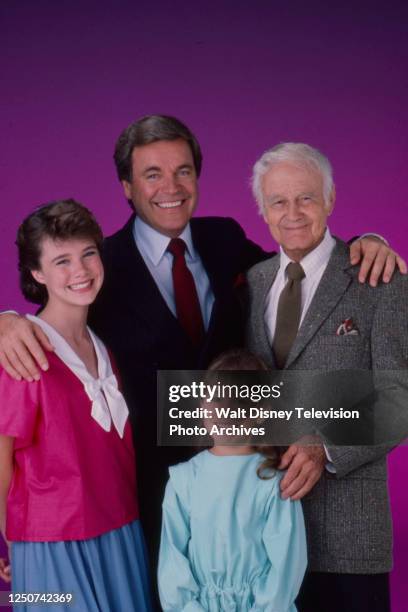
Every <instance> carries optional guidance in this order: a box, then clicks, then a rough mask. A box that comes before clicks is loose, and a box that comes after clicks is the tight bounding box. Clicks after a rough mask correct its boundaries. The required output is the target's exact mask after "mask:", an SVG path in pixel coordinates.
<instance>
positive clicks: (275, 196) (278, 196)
mask: <svg viewBox="0 0 408 612" xmlns="http://www.w3.org/2000/svg"><path fill="white" fill-rule="evenodd" d="M265 198H266V199H267V200H276V199H279V200H284V199H285V198H284V196H283V195H281V194H280V193H268V194H267V195H266V196H265Z"/></svg>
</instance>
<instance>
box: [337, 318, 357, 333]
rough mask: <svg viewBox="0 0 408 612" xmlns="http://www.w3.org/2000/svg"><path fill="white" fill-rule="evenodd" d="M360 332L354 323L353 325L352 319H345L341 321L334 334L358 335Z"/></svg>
mask: <svg viewBox="0 0 408 612" xmlns="http://www.w3.org/2000/svg"><path fill="white" fill-rule="evenodd" d="M359 334H360V332H359V331H358V328H357V326H356V325H354V321H353V319H351V318H350V319H345V320H344V321H343V323H341V324H340V325H339V326H338V328H337V331H336V336H358V335H359Z"/></svg>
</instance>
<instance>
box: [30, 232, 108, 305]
mask: <svg viewBox="0 0 408 612" xmlns="http://www.w3.org/2000/svg"><path fill="white" fill-rule="evenodd" d="M32 275H33V277H34V278H35V280H36V281H37V282H38V283H41V284H43V285H45V286H46V288H47V293H48V301H47V308H50V307H51V308H58V309H66V308H71V307H78V306H79V307H84V306H89V304H91V303H92V302H93V301H94V300H95V298H96V296H97V294H98V291H99V290H100V288H101V286H102V282H103V266H102V261H101V258H100V255H99V251H98V249H97V247H96V244H95V242H94V241H93V240H92V239H90V238H75V239H69V240H52V239H51V238H48V237H47V238H44V239H43V241H42V243H41V257H40V269H39V270H33V271H32Z"/></svg>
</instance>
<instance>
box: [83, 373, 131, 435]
mask: <svg viewBox="0 0 408 612" xmlns="http://www.w3.org/2000/svg"><path fill="white" fill-rule="evenodd" d="M85 391H86V394H87V395H88V397H89V399H90V400H91V402H92V412H91V415H92V417H93V418H94V419H95V420H96V421H97V422H98V423H99V425H100V426H101V427H102V429H104V430H105V431H110V429H111V424H112V422H113V425H114V427H115V429H116V431H117V432H118V434H119V435H120V437H121V438H123V432H124V430H125V425H126V421H127V418H128V415H129V410H128V407H127V405H126V402H125V398H124V397H123V395H122V393H121V392H120V391H119V389H118V381H117V380H116V376H115V375H114V374H111V375H110V376H107V377H106V378H104V379H98V380H96V379H92V380H88V381H87V382H86V383H85Z"/></svg>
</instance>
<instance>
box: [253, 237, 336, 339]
mask: <svg viewBox="0 0 408 612" xmlns="http://www.w3.org/2000/svg"><path fill="white" fill-rule="evenodd" d="M335 244H336V241H335V240H334V238H333V237H332V235H331V234H330V231H329V229H328V228H327V229H326V232H325V235H324V238H323V240H322V241H321V243H320V244H319V245H318V246H317V247H316V248H315V249H313V251H311V252H310V253H308V255H306V257H304V258H303V259H302V260H301V261H300V262H299V263H300V264H301V265H302V268H303V270H304V272H305V278H304V279H303V280H302V282H301V295H302V306H301V308H302V310H301V316H300V323H299V326H300V325H301V324H302V321H303V319H304V318H305V315H306V313H307V310H308V308H309V306H310V304H311V302H312V299H313V297H314V294H315V293H316V289H317V286H318V284H319V283H320V280H321V278H322V276H323V272H324V271H325V269H326V266H327V264H328V263H329V259H330V256H331V254H332V251H333V249H334V247H335ZM291 261H292V260H291V259H289V257H288V256H287V255H286V253H285V252H284V251H283V249H282V248H281V249H280V266H279V270H278V273H277V275H276V277H275V280H274V282H273V284H272V286H271V288H270V290H269V293H268V295H267V297H266V303H265V325H266V329H267V332H268V340H269V343H270V345H271V346H272V345H273V339H274V336H275V329H276V316H277V313H278V302H279V297H280V294H281V291H282V289H283V288H284V286H285V284H286V282H287V274H286V267H287V265H288V264H289V263H290V262H291Z"/></svg>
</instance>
